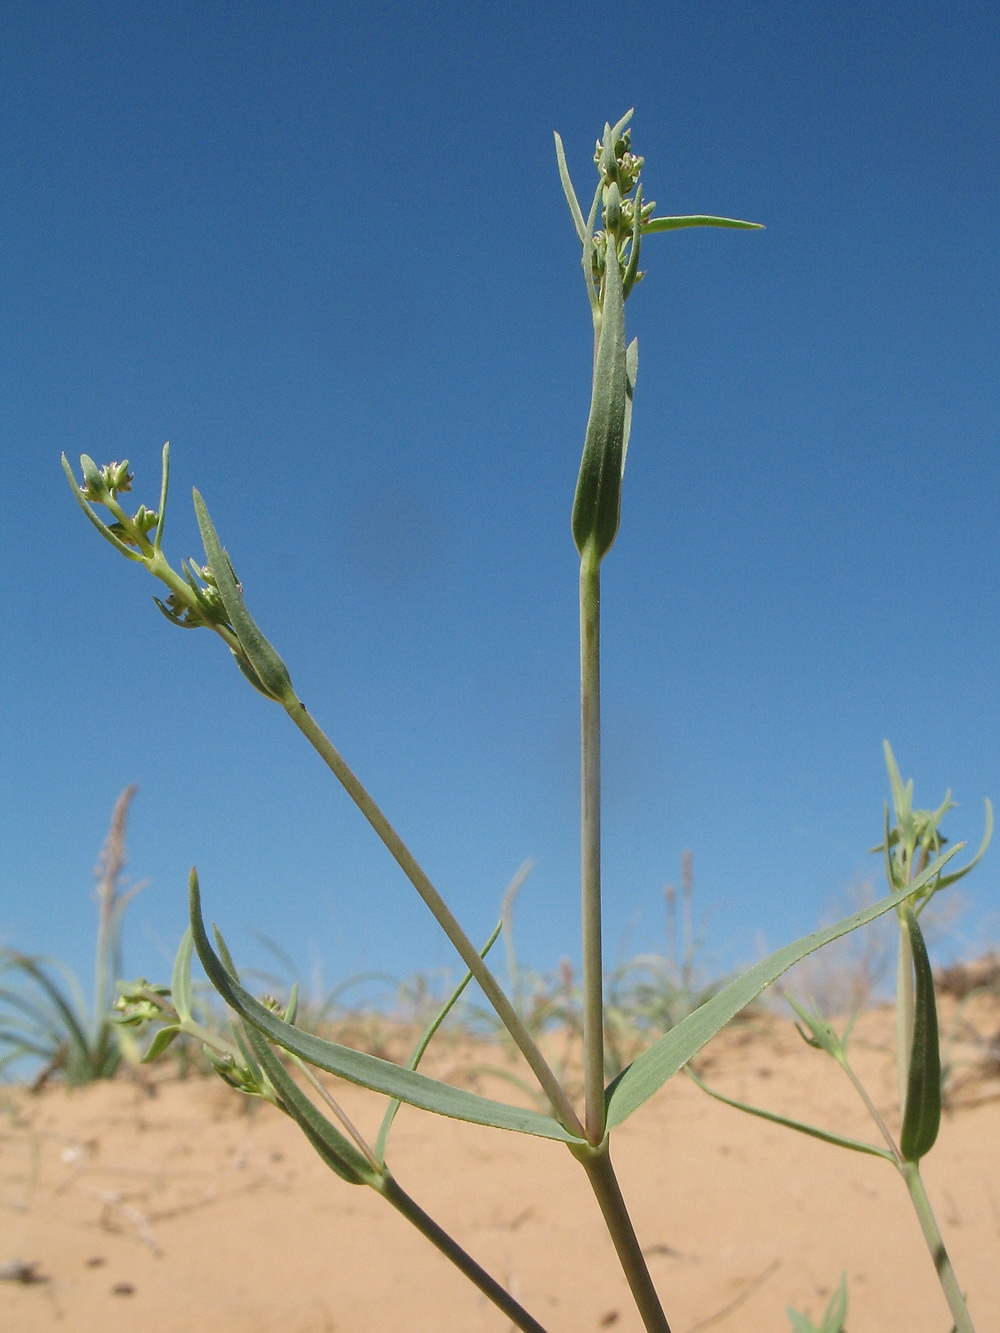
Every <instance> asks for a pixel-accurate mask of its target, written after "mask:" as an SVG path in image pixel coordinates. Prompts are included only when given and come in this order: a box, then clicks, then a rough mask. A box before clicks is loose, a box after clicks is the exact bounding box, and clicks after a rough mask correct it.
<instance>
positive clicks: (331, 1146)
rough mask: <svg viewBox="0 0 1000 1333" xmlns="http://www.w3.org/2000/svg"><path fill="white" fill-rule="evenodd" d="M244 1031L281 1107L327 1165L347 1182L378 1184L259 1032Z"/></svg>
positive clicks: (252, 1029) (252, 1030)
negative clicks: (279, 1100) (278, 1098)
mask: <svg viewBox="0 0 1000 1333" xmlns="http://www.w3.org/2000/svg"><path fill="white" fill-rule="evenodd" d="M244 1035H245V1038H246V1040H247V1042H249V1044H250V1046H251V1047H252V1048H253V1053H254V1055H255V1056H256V1058H257V1061H258V1063H259V1065H260V1067H261V1069H262V1070H263V1072H264V1074H265V1075H266V1076H267V1078H268V1079H269V1080H270V1083H271V1086H272V1087H273V1088H274V1090H275V1092H276V1093H277V1094H278V1096H279V1097H280V1099H281V1108H282V1110H283V1111H285V1112H286V1113H287V1114H288V1115H290V1116H291V1118H292V1119H293V1120H294V1121H295V1122H296V1124H298V1126H299V1128H300V1129H302V1130H303V1132H304V1133H305V1134H306V1136H307V1137H308V1139H309V1141H310V1142H311V1143H312V1145H313V1147H314V1148H315V1149H316V1151H317V1152H318V1153H319V1155H320V1157H322V1159H323V1161H324V1162H326V1164H327V1166H329V1167H330V1169H331V1170H332V1171H335V1172H336V1173H337V1175H338V1176H340V1178H341V1179H342V1180H346V1181H347V1183H348V1184H349V1185H375V1184H377V1183H378V1180H379V1176H378V1173H377V1172H376V1171H375V1170H374V1168H373V1167H372V1165H371V1163H370V1162H368V1161H367V1160H366V1159H365V1158H364V1157H363V1156H362V1155H361V1153H360V1152H358V1150H357V1148H356V1147H355V1146H354V1144H353V1143H351V1142H349V1140H348V1139H346V1138H345V1137H344V1135H343V1134H341V1133H340V1131H339V1130H338V1129H337V1128H336V1127H335V1126H334V1125H332V1124H331V1123H330V1121H329V1120H327V1118H326V1116H325V1115H323V1113H322V1112H321V1111H320V1110H319V1108H318V1107H317V1106H316V1105H315V1104H314V1103H313V1102H312V1101H310V1099H309V1098H308V1097H307V1096H306V1095H305V1093H304V1092H303V1091H302V1089H301V1088H300V1087H299V1086H298V1084H297V1083H296V1082H295V1080H294V1079H293V1078H292V1076H291V1074H289V1072H288V1070H287V1069H286V1068H285V1066H284V1065H283V1064H282V1063H281V1061H280V1060H279V1059H278V1057H277V1056H276V1055H275V1054H274V1052H273V1051H272V1050H271V1048H270V1046H268V1044H267V1042H266V1041H265V1040H264V1038H263V1037H262V1036H261V1034H260V1033H259V1032H257V1031H256V1030H255V1029H254V1028H253V1027H252V1026H250V1025H249V1024H248V1025H247V1026H246V1027H245V1028H244Z"/></svg>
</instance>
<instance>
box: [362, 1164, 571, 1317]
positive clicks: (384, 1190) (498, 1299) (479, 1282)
mask: <svg viewBox="0 0 1000 1333" xmlns="http://www.w3.org/2000/svg"><path fill="white" fill-rule="evenodd" d="M376 1188H377V1189H378V1191H379V1193H380V1194H381V1195H382V1197H383V1198H384V1199H385V1200H387V1202H389V1203H391V1204H392V1206H393V1207H394V1208H395V1209H397V1211H398V1212H400V1213H402V1215H403V1216H404V1217H405V1218H406V1220H407V1221H408V1222H411V1223H412V1224H413V1226H415V1227H416V1228H417V1230H418V1231H419V1232H421V1234H422V1235H424V1236H426V1237H427V1239H428V1240H429V1241H430V1242H431V1244H432V1245H436V1246H437V1248H438V1249H439V1250H440V1251H441V1253H442V1254H443V1255H444V1256H445V1257H446V1258H448V1259H450V1260H451V1262H452V1263H453V1264H454V1265H455V1267H456V1268H457V1269H458V1270H459V1271H460V1272H461V1273H464V1275H465V1276H466V1277H467V1278H468V1279H469V1281H470V1282H474V1283H475V1284H476V1286H477V1287H478V1288H479V1290H480V1291H481V1292H482V1293H483V1295H484V1296H487V1297H489V1299H490V1300H491V1301H492V1302H493V1304H494V1305H496V1306H497V1307H498V1308H499V1309H500V1310H502V1311H503V1313H504V1314H505V1315H506V1316H507V1318H508V1319H509V1320H510V1321H511V1323H512V1324H513V1325H514V1326H515V1328H519V1329H522V1330H523V1333H545V1329H544V1328H543V1326H542V1325H541V1324H540V1323H539V1322H538V1320H537V1319H535V1318H533V1317H532V1316H531V1315H530V1314H529V1313H528V1312H527V1310H525V1309H524V1307H523V1306H521V1305H519V1304H518V1302H517V1301H516V1300H515V1299H514V1297H513V1296H512V1295H511V1294H510V1292H509V1291H507V1290H506V1288H504V1287H502V1286H501V1285H500V1283H499V1282H497V1280H496V1279H495V1278H493V1277H490V1275H489V1273H487V1271H486V1269H485V1268H482V1267H480V1265H479V1264H477V1263H476V1261H475V1259H473V1258H472V1256H471V1255H470V1254H467V1253H466V1251H465V1250H463V1249H462V1247H461V1245H459V1244H458V1242H457V1241H456V1240H453V1239H452V1237H451V1236H449V1235H448V1233H447V1231H445V1230H444V1229H443V1228H442V1227H440V1226H438V1224H437V1222H435V1221H434V1219H433V1218H432V1217H430V1216H428V1214H427V1213H425V1212H424V1210H423V1209H422V1208H421V1207H420V1205H419V1204H418V1203H416V1202H415V1201H414V1200H413V1199H411V1198H410V1196H409V1195H408V1194H407V1193H406V1191H405V1190H403V1189H401V1188H400V1186H399V1185H397V1184H396V1181H395V1180H394V1179H393V1177H392V1176H391V1175H389V1174H388V1173H386V1175H385V1177H384V1179H383V1181H382V1182H381V1183H380V1184H379V1185H378V1186H377V1187H376Z"/></svg>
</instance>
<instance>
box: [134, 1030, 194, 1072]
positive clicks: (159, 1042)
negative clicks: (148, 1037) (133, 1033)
mask: <svg viewBox="0 0 1000 1333" xmlns="http://www.w3.org/2000/svg"><path fill="white" fill-rule="evenodd" d="M182 1030H183V1029H182V1028H181V1025H180V1024H179V1023H171V1024H170V1026H169V1027H165V1028H160V1030H159V1032H157V1034H156V1036H155V1037H154V1038H153V1040H152V1041H151V1042H150V1043H149V1049H148V1050H147V1052H146V1054H145V1055H144V1056H143V1057H142V1059H141V1060H140V1062H139V1063H140V1064H144V1065H148V1064H152V1062H153V1061H154V1060H158V1059H159V1057H160V1056H161V1055H162V1054H163V1052H164V1051H165V1050H166V1049H167V1047H168V1046H170V1045H171V1044H172V1043H173V1040H174V1038H175V1037H179V1036H180V1034H181V1032H182Z"/></svg>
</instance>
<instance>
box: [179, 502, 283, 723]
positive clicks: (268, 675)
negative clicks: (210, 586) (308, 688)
mask: <svg viewBox="0 0 1000 1333" xmlns="http://www.w3.org/2000/svg"><path fill="white" fill-rule="evenodd" d="M194 511H195V515H196V516H197V519H198V527H199V528H200V530H201V539H202V541H203V542H204V544H205V555H206V556H207V558H208V563H209V565H210V566H211V567H212V575H213V577H214V578H215V585H216V587H217V588H218V590H219V596H220V597H221V598H222V605H223V606H224V607H225V608H226V615H227V616H228V617H229V623H230V624H231V625H232V627H233V630H234V631H235V633H236V637H237V639H239V641H240V647H241V648H242V649H243V651H244V652H245V653H246V655H247V660H248V661H249V663H250V665H251V666H252V667H253V669H254V671H255V672H256V673H257V675H258V677H259V678H260V683H261V685H262V686H263V693H266V694H269V695H270V696H271V698H272V699H276V700H277V701H278V702H279V703H286V702H292V701H293V700H294V698H295V694H294V691H293V690H292V682H291V680H290V678H289V675H288V669H287V667H286V666H285V664H284V662H283V661H282V660H281V658H280V657H279V656H278V654H277V652H276V651H275V650H274V648H273V647H272V646H271V644H269V643H268V641H267V639H265V637H264V635H263V634H262V633H261V632H260V629H259V628H258V627H257V625H256V623H255V622H254V620H253V618H252V617H251V615H250V612H249V611H248V610H247V609H246V604H245V603H244V601H243V594H242V592H240V588H239V584H238V583H237V582H236V576H235V574H234V573H233V567H232V565H231V564H230V562H229V556H228V555H227V554H226V552H225V551H224V550H223V549H222V544H221V542H220V541H219V534H218V533H217V532H216V531H215V527H214V525H213V523H212V520H211V518H209V515H208V510H207V509H206V508H205V502H204V500H203V499H202V498H201V496H200V495H199V494H198V492H197V491H195V493H194Z"/></svg>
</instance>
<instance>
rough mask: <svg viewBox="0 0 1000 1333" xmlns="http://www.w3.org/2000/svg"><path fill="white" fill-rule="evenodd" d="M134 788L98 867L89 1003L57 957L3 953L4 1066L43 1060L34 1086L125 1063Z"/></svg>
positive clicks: (106, 1071) (104, 1073) (86, 1077)
mask: <svg viewBox="0 0 1000 1333" xmlns="http://www.w3.org/2000/svg"><path fill="white" fill-rule="evenodd" d="M136 791H137V788H136V787H134V786H132V787H127V788H126V789H125V791H123V792H122V794H121V796H119V798H118V800H117V802H116V803H115V808H114V812H113V814H112V816H111V827H110V828H109V830H108V836H107V838H106V839H105V842H104V847H103V850H102V852H101V858H100V861H99V863H98V866H97V870H96V877H97V891H96V895H95V896H96V898H97V908H98V918H97V950H96V960H95V967H94V997H93V1003H92V1004H90V1005H88V1003H87V1001H86V998H85V996H84V994H83V989H82V987H81V986H80V984H79V982H78V981H77V979H76V977H75V976H74V975H73V973H72V972H71V971H70V970H69V968H67V967H65V966H64V965H63V964H62V963H60V962H59V961H58V960H57V959H53V958H45V957H40V956H39V957H32V956H31V955H29V954H25V953H20V952H18V951H17V950H16V949H3V950H0V976H2V977H3V978H4V981H5V982H6V983H7V984H3V985H0V1051H2V1054H0V1068H4V1067H6V1066H8V1065H12V1064H14V1062H15V1061H19V1060H26V1059H27V1060H33V1061H36V1062H37V1061H41V1067H40V1069H39V1070H38V1072H37V1073H36V1074H35V1077H34V1082H33V1086H34V1087H41V1086H42V1084H43V1083H45V1082H46V1081H47V1080H48V1079H49V1078H51V1077H52V1076H53V1075H54V1074H56V1073H61V1074H62V1076H63V1077H64V1078H65V1079H66V1081H67V1082H68V1083H71V1084H80V1083H92V1082H93V1081H94V1080H95V1079H99V1078H111V1077H112V1076H113V1075H114V1073H115V1071H116V1070H117V1069H118V1066H119V1064H120V1063H121V1059H122V1053H123V1045H124V1047H125V1048H128V1046H129V1043H128V1040H127V1039H125V1041H124V1042H123V1039H122V1034H121V1032H120V1030H119V1029H118V1028H117V1027H116V1025H115V1023H114V1021H113V1015H112V1003H113V1001H114V998H115V981H116V978H117V977H118V976H119V975H120V973H121V928H122V917H123V915H124V912H125V908H126V907H127V906H128V904H129V903H130V902H131V901H132V899H133V898H134V897H135V895H136V894H137V893H138V892H139V891H140V890H141V888H142V887H143V886H142V885H141V884H133V885H131V887H129V888H123V887H122V884H121V876H122V870H123V869H124V865H125V826H126V823H127V820H128V811H129V806H130V805H131V803H132V800H133V798H134V796H135V793H136Z"/></svg>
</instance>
